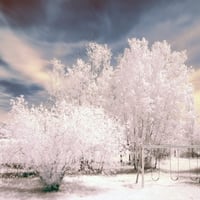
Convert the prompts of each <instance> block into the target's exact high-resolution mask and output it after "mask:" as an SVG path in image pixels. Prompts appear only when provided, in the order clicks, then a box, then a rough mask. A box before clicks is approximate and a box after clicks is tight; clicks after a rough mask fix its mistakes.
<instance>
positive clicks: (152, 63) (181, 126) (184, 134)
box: [107, 38, 195, 151]
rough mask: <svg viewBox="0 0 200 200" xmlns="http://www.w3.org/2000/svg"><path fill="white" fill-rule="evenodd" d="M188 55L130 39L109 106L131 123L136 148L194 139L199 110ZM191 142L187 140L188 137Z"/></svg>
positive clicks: (160, 44) (116, 73)
mask: <svg viewBox="0 0 200 200" xmlns="http://www.w3.org/2000/svg"><path fill="white" fill-rule="evenodd" d="M185 61H186V53H185V52H176V51H172V50H171V48H170V45H169V44H167V42H166V41H164V42H155V43H154V44H153V45H152V46H151V47H149V46H148V42H147V41H146V40H145V39H142V40H137V39H134V38H133V39H131V40H129V47H128V48H126V49H125V50H124V53H123V54H122V55H121V56H120V57H119V60H118V64H117V67H116V69H115V71H114V78H113V79H112V80H111V82H110V83H111V86H110V97H109V100H108V101H109V102H110V103H108V104H107V110H110V112H112V113H113V114H114V115H115V116H118V117H119V118H120V119H121V121H122V122H123V124H124V125H125V126H126V136H127V141H128V144H129V147H130V150H131V151H135V150H136V149H137V147H139V146H140V145H142V144H166V143H169V144H172V143H179V144H180V141H181V142H190V141H189V140H188V136H189V135H190V136H191V135H192V134H193V127H194V123H195V111H194V103H193V89H192V85H191V83H190V82H189V75H190V69H189V68H188V67H187V66H186V65H185ZM186 140H187V141H186Z"/></svg>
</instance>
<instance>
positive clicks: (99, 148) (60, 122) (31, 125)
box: [4, 97, 120, 190]
mask: <svg viewBox="0 0 200 200" xmlns="http://www.w3.org/2000/svg"><path fill="white" fill-rule="evenodd" d="M10 115H11V119H10V121H9V122H8V125H7V130H9V132H10V137H11V138H12V141H14V142H12V143H10V145H9V143H8V146H7V153H9V154H10V156H8V154H7V156H6V157H5V160H4V162H6V163H15V162H16V161H20V163H21V164H23V165H24V166H25V167H27V168H32V169H33V170H34V171H36V172H37V173H38V175H39V177H40V179H41V181H42V182H43V184H44V186H45V189H46V190H58V189H59V185H60V183H61V181H62V179H63V177H64V174H65V172H66V170H68V169H70V168H75V167H76V165H78V164H79V161H80V158H81V157H82V155H83V154H84V156H87V158H88V159H93V160H94V161H97V162H110V161H112V160H113V158H114V157H116V156H113V155H117V151H118V149H119V147H118V145H119V139H120V138H119V137H117V135H118V133H119V132H120V130H119V127H118V126H117V124H116V123H115V122H114V121H113V120H112V119H110V118H108V117H107V116H106V115H105V113H104V112H103V111H102V110H101V109H95V108H93V107H90V108H89V107H84V106H73V105H70V104H67V103H66V101H64V100H63V101H59V102H56V103H55V105H53V106H52V107H50V108H47V107H46V106H44V105H40V106H38V107H35V106H32V107H29V106H28V103H27V102H26V101H25V100H24V98H23V97H19V98H17V99H16V100H14V101H12V110H11V112H10ZM8 158H9V159H8Z"/></svg>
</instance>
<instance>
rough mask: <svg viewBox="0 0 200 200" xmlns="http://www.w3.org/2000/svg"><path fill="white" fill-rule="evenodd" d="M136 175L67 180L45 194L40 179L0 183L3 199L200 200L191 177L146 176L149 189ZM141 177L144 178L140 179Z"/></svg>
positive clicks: (2, 181) (10, 180) (197, 189)
mask: <svg viewBox="0 0 200 200" xmlns="http://www.w3.org/2000/svg"><path fill="white" fill-rule="evenodd" d="M135 178H136V175H135V174H124V175H114V176H103V175H98V176H96V175H95V176H87V175H84V176H70V177H65V179H64V181H63V184H62V185H61V188H60V191H59V192H53V193H45V192H42V190H41V185H40V183H39V180H38V178H21V179H19V178H16V179H1V180H0V200H5V199H6V200H15V199H16V200H19V199H20V200H26V199H30V200H39V199H46V200H50V199H54V200H68V199H69V200H111V199H112V200H113V199H114V200H118V199H119V200H121V199H125V200H157V199H162V200H199V199H200V184H199V183H198V182H195V181H192V180H191V179H189V178H182V179H180V180H178V181H176V182H174V181H172V180H170V177H169V174H166V173H161V176H160V179H159V181H157V182H154V181H152V180H151V174H150V173H148V174H146V176H145V187H144V188H142V187H141V183H140V180H141V179H140V180H139V184H135ZM140 178H141V177H140Z"/></svg>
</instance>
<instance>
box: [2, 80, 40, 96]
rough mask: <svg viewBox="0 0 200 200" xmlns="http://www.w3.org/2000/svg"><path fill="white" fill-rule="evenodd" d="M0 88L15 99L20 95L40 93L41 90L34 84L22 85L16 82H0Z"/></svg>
mask: <svg viewBox="0 0 200 200" xmlns="http://www.w3.org/2000/svg"><path fill="white" fill-rule="evenodd" d="M0 88H1V89H3V91H4V92H5V93H8V94H10V95H12V96H13V97H17V96H20V95H22V94H23V95H25V96H26V95H27V96H29V95H34V94H35V93H37V92H39V91H42V90H43V88H42V87H41V86H39V85H36V84H29V85H26V84H23V83H20V82H19V81H18V80H0Z"/></svg>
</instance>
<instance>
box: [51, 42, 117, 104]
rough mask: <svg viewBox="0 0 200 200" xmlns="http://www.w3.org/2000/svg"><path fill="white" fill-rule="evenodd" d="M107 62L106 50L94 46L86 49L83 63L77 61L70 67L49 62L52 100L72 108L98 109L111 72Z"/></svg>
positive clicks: (108, 52) (97, 45)
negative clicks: (61, 101) (59, 101)
mask: <svg viewBox="0 0 200 200" xmlns="http://www.w3.org/2000/svg"><path fill="white" fill-rule="evenodd" d="M110 62H111V51H110V49H109V48H108V47H107V45H100V44H96V43H90V44H89V45H88V48H87V59H86V61H84V60H82V59H77V61H76V64H74V65H73V66H71V67H69V66H64V65H63V64H62V63H61V62H60V61H59V60H56V59H54V60H52V61H51V64H52V65H53V69H52V72H51V73H50V75H51V84H50V87H49V93H50V94H51V96H52V97H53V98H54V99H56V100H58V99H65V100H66V101H67V102H68V103H72V104H73V105H95V106H99V105H102V104H103V102H104V100H105V99H104V93H105V88H106V87H108V82H109V79H110V76H111V73H112V71H113V67H112V66H111V64H110ZM104 103H105V102H104Z"/></svg>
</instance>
